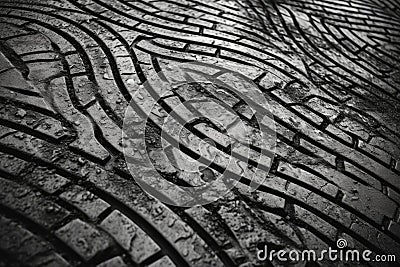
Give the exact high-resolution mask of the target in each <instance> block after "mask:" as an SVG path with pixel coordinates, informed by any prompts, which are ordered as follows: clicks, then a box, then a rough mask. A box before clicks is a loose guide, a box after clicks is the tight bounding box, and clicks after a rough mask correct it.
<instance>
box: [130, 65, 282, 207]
mask: <svg viewBox="0 0 400 267" xmlns="http://www.w3.org/2000/svg"><path fill="white" fill-rule="evenodd" d="M135 89H136V92H135V94H134V95H133V98H132V101H131V103H130V105H129V106H128V108H127V110H126V113H125V118H124V125H123V142H124V155H125V159H126V162H127V166H128V169H129V171H130V173H131V175H132V176H133V177H134V178H135V180H136V181H137V182H138V183H139V185H140V186H141V187H142V188H143V189H144V190H145V191H146V192H147V193H149V194H151V195H153V196H154V197H156V198H157V199H159V200H161V201H163V202H165V203H167V204H171V205H175V206H184V207H190V206H194V205H203V204H207V203H210V202H213V201H215V200H217V199H218V198H220V197H222V196H223V195H225V194H226V193H227V192H229V190H230V189H232V188H233V187H234V186H235V184H236V183H237V182H238V181H239V180H241V182H243V183H245V184H248V185H249V190H255V189H257V187H258V186H259V185H260V184H261V183H262V182H263V180H264V179H265V178H266V175H267V174H268V171H269V169H270V167H271V163H272V159H273V157H274V153H275V141H276V135H275V124H274V120H273V116H272V114H271V112H270V109H269V105H268V103H267V100H266V99H265V98H264V96H263V94H262V93H261V91H259V89H258V87H257V86H256V85H255V84H254V83H253V82H252V81H251V80H249V79H248V78H246V77H245V76H243V75H242V74H240V73H238V72H234V71H231V70H228V69H226V68H222V67H218V66H214V65H209V64H203V63H197V62H192V63H185V64H180V65H176V66H173V67H169V68H168V70H166V71H162V72H160V73H158V74H157V75H155V76H154V77H150V78H149V79H148V80H147V82H146V83H145V84H143V85H140V86H137V88H135Z"/></svg>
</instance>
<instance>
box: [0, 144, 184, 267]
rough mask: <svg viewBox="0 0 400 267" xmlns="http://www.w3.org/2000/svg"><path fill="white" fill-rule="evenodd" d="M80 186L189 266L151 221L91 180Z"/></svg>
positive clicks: (28, 158)
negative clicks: (106, 203)
mask: <svg viewBox="0 0 400 267" xmlns="http://www.w3.org/2000/svg"><path fill="white" fill-rule="evenodd" d="M0 151H1V152H3V153H7V154H11V155H14V156H15V157H17V158H20V159H23V160H25V161H34V162H36V163H37V164H39V165H42V166H46V167H50V168H52V169H56V170H57V171H58V172H59V173H60V174H61V175H62V176H64V177H68V178H69V179H70V180H71V181H75V182H74V183H76V182H77V181H79V180H82V177H79V176H76V175H74V174H72V173H70V172H68V171H66V170H64V169H62V168H60V167H58V166H55V165H53V164H52V163H50V162H47V161H46V160H43V159H40V158H37V157H36V156H34V155H31V154H28V153H26V152H21V151H19V150H17V149H15V148H11V147H8V146H0ZM80 186H82V187H83V188H85V189H86V190H88V191H89V192H93V193H94V194H95V195H97V196H98V197H100V198H101V199H103V200H105V201H106V202H108V203H109V204H110V205H111V206H112V207H114V208H116V209H118V210H119V211H121V212H122V213H123V214H124V215H125V216H127V217H128V218H129V219H131V220H132V221H133V222H135V224H137V225H139V226H140V227H141V228H142V229H143V231H144V232H145V233H146V234H148V235H149V236H150V237H151V238H152V239H153V240H154V241H155V242H156V243H157V244H158V245H159V246H160V247H161V248H162V249H164V250H165V251H166V253H167V254H168V255H170V256H171V258H172V260H173V261H174V262H175V263H176V264H177V265H178V266H186V267H189V264H188V263H187V261H186V260H185V259H184V258H183V256H182V255H181V254H180V253H179V252H178V251H177V250H176V248H175V246H174V245H173V244H171V243H170V241H168V240H167V239H166V238H165V237H164V236H163V234H162V233H160V232H159V231H158V230H157V228H156V227H155V226H154V225H153V224H152V223H151V222H148V221H147V220H146V219H145V218H144V217H142V216H141V215H139V213H137V212H136V211H134V210H133V209H131V208H129V207H128V206H127V205H125V204H124V203H123V202H121V201H120V200H118V199H117V198H115V197H113V196H111V195H110V194H109V193H107V192H106V191H104V190H102V189H100V188H98V187H96V185H95V184H93V183H91V182H88V181H82V182H81V183H80Z"/></svg>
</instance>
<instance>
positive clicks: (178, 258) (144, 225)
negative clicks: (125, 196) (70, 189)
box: [84, 182, 189, 267]
mask: <svg viewBox="0 0 400 267" xmlns="http://www.w3.org/2000/svg"><path fill="white" fill-rule="evenodd" d="M84 184H85V187H88V188H91V189H90V190H91V191H92V192H93V193H94V194H96V195H98V196H99V197H101V198H102V199H104V200H105V201H107V202H108V203H109V204H110V205H111V206H113V207H115V208H116V209H118V210H119V211H121V213H123V214H124V215H125V216H127V217H128V218H129V219H130V220H132V221H133V222H134V223H135V224H136V225H140V228H141V229H143V231H145V233H147V234H148V235H149V236H150V237H151V238H152V239H153V240H154V241H155V242H156V243H157V244H158V245H159V246H160V247H161V248H162V249H163V250H164V251H165V253H166V254H168V255H169V256H170V257H171V259H172V261H173V262H174V263H176V264H177V266H183V267H189V264H188V262H187V261H186V260H185V258H183V256H182V255H181V254H180V253H179V252H178V251H177V250H176V248H175V246H174V245H173V244H171V243H170V242H169V241H168V240H167V239H166V238H165V237H164V236H163V234H162V233H160V232H159V231H158V230H157V229H156V228H155V226H154V225H153V224H152V223H151V222H149V221H147V220H146V219H145V218H144V217H142V216H141V215H139V213H137V212H136V211H134V210H133V209H131V208H129V207H128V206H126V205H125V204H124V203H123V202H121V201H120V200H118V199H117V198H114V197H113V196H111V195H109V193H107V192H106V191H104V190H102V189H100V188H98V187H96V186H95V185H94V184H92V183H91V182H84Z"/></svg>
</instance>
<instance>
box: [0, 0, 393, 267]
mask: <svg viewBox="0 0 400 267" xmlns="http://www.w3.org/2000/svg"><path fill="white" fill-rule="evenodd" d="M0 24H1V25H0V158H1V159H0V266H26V265H28V266H97V265H100V266H153V267H154V266H284V265H285V264H284V263H280V262H278V261H277V260H273V261H272V262H270V261H264V262H261V261H259V260H258V259H257V248H259V247H260V246H263V245H264V244H267V245H268V247H270V248H273V249H285V250H291V249H296V250H302V249H316V250H317V251H318V250H323V249H326V248H327V247H336V241H337V240H338V239H340V238H343V239H345V240H346V241H347V242H348V244H347V246H348V248H352V249H353V248H354V249H358V250H360V251H362V250H365V249H369V250H371V251H373V252H374V253H375V254H393V255H396V257H397V260H398V261H400V225H399V222H400V210H399V203H400V145H399V144H400V129H399V126H400V120H399V104H400V68H399V66H400V60H399V58H400V49H399V47H400V3H399V2H398V1H397V0H365V1H361V0H348V1H345V0H300V1H298V0H287V1H284V0H219V1H214V0H204V1H201V0H166V1H157V0H136V1H127V0H107V1H106V0H93V1H86V0H82V1H81V0H59V1H47V0H46V1H44V0H43V1H39V0H38V1H28V0H26V1H22V0H20V1H7V0H2V1H0ZM193 61H196V62H202V63H206V64H210V65H215V66H217V65H218V66H223V67H224V68H227V69H231V70H232V71H236V72H240V73H241V74H243V75H244V76H245V77H247V78H248V79H250V80H252V81H253V82H254V83H255V84H256V85H257V89H258V90H259V92H261V93H262V95H263V96H264V97H265V99H267V100H268V104H269V106H270V109H271V112H272V114H273V115H274V116H273V119H274V121H275V131H276V146H275V156H274V157H273V159H272V162H271V169H270V170H269V173H268V174H265V175H264V176H265V177H262V178H265V179H262V184H261V185H260V186H259V187H258V188H257V190H256V191H254V192H251V190H249V184H248V180H246V178H247V179H253V178H254V177H252V175H259V172H258V169H257V166H250V167H249V168H248V170H246V171H243V172H242V173H240V170H239V175H241V174H244V175H243V176H244V177H243V179H241V180H240V183H238V184H237V185H236V186H235V188H233V189H232V190H230V191H229V193H228V194H226V195H224V196H223V197H222V198H220V199H218V200H217V201H215V202H212V203H209V204H205V205H201V206H195V207H186V208H185V207H177V206H173V205H167V204H164V203H163V202H160V201H159V200H158V199H156V198H153V197H151V196H149V195H148V194H146V193H145V192H144V191H143V189H142V188H141V187H140V186H139V185H138V184H137V183H136V181H135V179H133V178H132V176H131V174H130V172H129V170H128V168H127V166H126V163H125V158H124V155H123V150H124V147H125V146H126V144H125V143H124V140H123V138H121V137H122V136H121V129H122V128H123V121H124V116H125V111H126V109H127V107H128V105H129V103H130V102H131V101H132V96H133V95H134V94H135V91H136V90H138V86H141V85H142V86H143V84H144V83H146V82H147V79H148V78H149V77H151V76H154V75H155V74H156V73H158V72H160V71H164V70H168V69H169V68H171V66H174V65H176V64H178V63H182V62H193ZM141 88H142V89H143V87H141ZM206 89H207V88H201V89H199V90H198V91H197V93H196V94H197V95H199V94H203V95H207V94H208V93H209V92H208V91H207V90H206ZM194 90H196V88H194ZM243 92H245V91H243ZM191 96H192V95H191V94H189V93H185V91H184V90H183V91H182V90H176V91H174V94H173V96H171V97H170V99H168V97H167V98H164V99H163V101H164V100H165V102H164V103H163V104H162V105H161V107H163V108H162V109H160V110H159V112H160V113H162V112H167V113H170V110H171V107H173V105H178V104H179V101H182V102H184V101H187V100H189V99H188V98H189V97H191ZM220 100H224V98H220ZM174 101H178V102H174ZM226 104H227V106H229V107H231V108H232V109H233V110H234V111H235V112H237V114H238V116H240V117H241V118H243V120H244V121H246V120H247V123H248V124H249V125H253V124H251V123H252V119H254V114H252V113H251V109H250V110H249V109H248V107H247V106H246V105H245V104H244V103H243V101H241V100H240V99H237V98H235V97H234V96H231V97H227V98H226ZM177 114H178V113H177ZM178 115H179V117H180V118H185V114H184V112H183V113H182V112H181V113H179V114H178ZM186 115H188V114H186ZM197 123H198V124H197V126H199V127H200V128H201V127H202V128H201V129H208V130H210V131H211V130H213V131H215V129H211V128H212V127H211V128H207V127H210V123H207V122H206V121H198V122H197ZM159 126H160V125H157V124H155V123H153V124H151V123H149V124H147V127H148V128H147V129H146V131H147V137H148V138H147V139H146V142H147V144H148V145H149V147H150V150H151V149H153V150H154V151H156V152H157V149H158V148H159V143H160V142H161V138H160V131H159ZM192 126H193V125H192ZM253 126H254V125H253ZM255 128H256V127H255ZM185 129H186V130H188V131H189V133H188V134H193V136H197V137H198V138H202V136H200V137H199V132H201V131H198V128H196V129H197V130H196V131H194V130H193V129H195V127H187V128H185ZM191 130H192V131H191ZM203 137H204V136H203ZM211 137H215V138H214V139H213V140H211V141H214V142H215V143H218V144H223V143H224V140H223V139H224V137H223V135H222V134H221V135H219V134H217V133H215V134H214V135H211ZM193 138H195V137H193ZM211 139H212V138H211ZM211 143H212V142H211ZM215 143H213V144H215ZM180 148H181V149H182V151H183V152H185V151H188V149H191V148H190V147H184V144H183V145H182V146H180ZM217 148H218V149H220V150H221V149H222V148H223V147H222V146H217ZM154 151H153V153H150V154H151V155H152V157H153V160H154V162H155V168H157V170H158V171H159V173H161V174H162V175H163V177H165V178H166V179H169V180H170V181H172V182H175V183H177V184H185V183H189V184H190V183H191V182H193V181H197V182H198V183H201V182H202V181H203V182H204V181H206V182H207V181H210V180H213V179H214V178H215V177H217V176H218V175H219V173H220V170H219V169H218V168H213V167H212V166H209V167H208V168H203V169H199V171H198V172H193V173H191V174H190V175H183V174H182V172H181V170H179V169H178V168H177V167H176V165H171V164H169V163H168V162H167V161H165V158H163V157H161V156H159V155H158V154H157V153H156V152H154ZM222 151H224V150H223V149H222ZM150 152H151V151H150ZM185 153H186V152H185ZM189 154H190V153H189ZM190 155H191V156H193V155H192V154H190ZM190 155H189V156H190ZM194 158H196V157H194ZM250 165H251V164H250ZM238 166H239V165H238ZM194 185H196V183H195V182H194ZM296 264H297V266H337V265H347V266H354V265H357V264H359V265H361V266H386V265H392V266H395V264H394V263H391V264H389V263H387V264H386V265H385V264H382V263H381V264H378V263H373V262H370V263H366V262H360V263H355V262H350V263H345V262H341V263H337V262H336V263H333V262H329V261H323V262H315V263H312V262H308V263H305V262H300V263H296ZM397 264H399V263H397Z"/></svg>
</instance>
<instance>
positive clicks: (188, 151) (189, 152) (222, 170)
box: [132, 105, 400, 246]
mask: <svg viewBox="0 0 400 267" xmlns="http://www.w3.org/2000/svg"><path fill="white" fill-rule="evenodd" d="M132 106H133V108H134V109H135V110H136V112H137V113H138V114H139V115H140V116H144V114H143V113H142V112H143V111H142V110H140V108H139V107H136V108H135V105H132ZM149 120H150V119H149ZM164 138H165V139H166V140H167V141H168V142H169V143H170V144H171V145H172V146H174V147H176V148H181V150H182V151H183V152H184V153H186V154H187V155H189V156H190V157H192V158H196V159H197V160H198V161H199V162H201V163H203V164H206V165H208V166H210V167H212V168H213V169H214V170H216V171H218V172H219V173H226V174H228V175H229V177H231V178H232V179H234V180H235V181H239V182H241V183H243V184H245V185H250V182H251V180H250V179H248V178H246V177H243V176H240V175H237V174H236V173H233V172H231V171H229V170H226V169H225V168H224V167H222V166H220V165H218V164H216V163H214V162H211V161H209V160H207V159H206V158H204V157H202V156H201V155H199V154H197V153H196V152H195V151H193V150H191V149H190V148H187V147H185V146H183V145H182V146H180V143H179V141H177V140H175V139H174V138H173V137H171V136H170V135H169V134H167V133H165V134H164ZM280 175H281V176H282V177H283V178H285V179H286V180H288V181H289V180H290V181H291V182H292V183H294V184H297V185H299V186H301V187H303V188H306V189H308V190H310V191H311V192H313V193H315V194H317V195H319V196H321V197H323V198H325V199H327V200H329V201H330V202H331V203H333V204H335V205H339V206H340V207H342V208H344V209H346V210H349V211H350V212H353V213H354V214H357V216H359V217H360V218H362V219H363V220H365V221H366V222H368V223H369V224H371V225H372V226H374V227H375V228H377V229H380V228H381V226H380V225H377V224H376V223H375V222H374V221H372V220H371V219H369V218H368V217H367V216H366V215H364V214H362V213H361V212H359V211H357V210H355V209H354V208H352V207H350V206H349V205H347V204H345V203H343V202H339V203H335V202H336V201H335V199H334V198H332V197H331V196H329V195H328V194H327V193H324V192H321V191H319V190H316V189H315V188H313V187H312V186H311V185H308V184H306V183H305V182H302V181H300V180H298V179H293V178H291V177H290V176H287V175H284V174H280ZM258 189H259V190H261V191H264V192H268V193H272V192H274V193H273V194H278V196H280V197H282V198H291V199H292V201H294V202H293V203H296V204H297V205H299V206H302V207H303V206H307V207H308V208H311V210H313V211H314V212H313V213H315V212H317V213H316V214H318V216H319V217H321V216H322V217H321V218H328V220H327V221H328V222H332V221H333V219H330V218H329V217H328V216H327V215H325V214H323V213H322V212H320V211H319V210H318V209H316V208H312V207H311V206H309V205H306V204H304V203H302V202H301V201H299V200H298V199H295V198H294V197H291V196H288V195H286V194H285V193H282V192H279V191H277V190H275V189H272V188H268V187H266V186H264V185H260V187H259V188H258ZM311 210H310V211H311ZM336 224H339V223H338V222H336ZM340 228H341V229H343V228H345V227H344V226H341V227H340ZM347 232H349V230H347ZM350 235H351V234H350ZM359 237H360V238H361V236H359ZM392 238H394V240H396V241H397V242H399V243H400V239H398V238H395V237H392ZM364 240H365V239H364ZM371 245H372V244H371ZM373 246H374V245H373Z"/></svg>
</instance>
